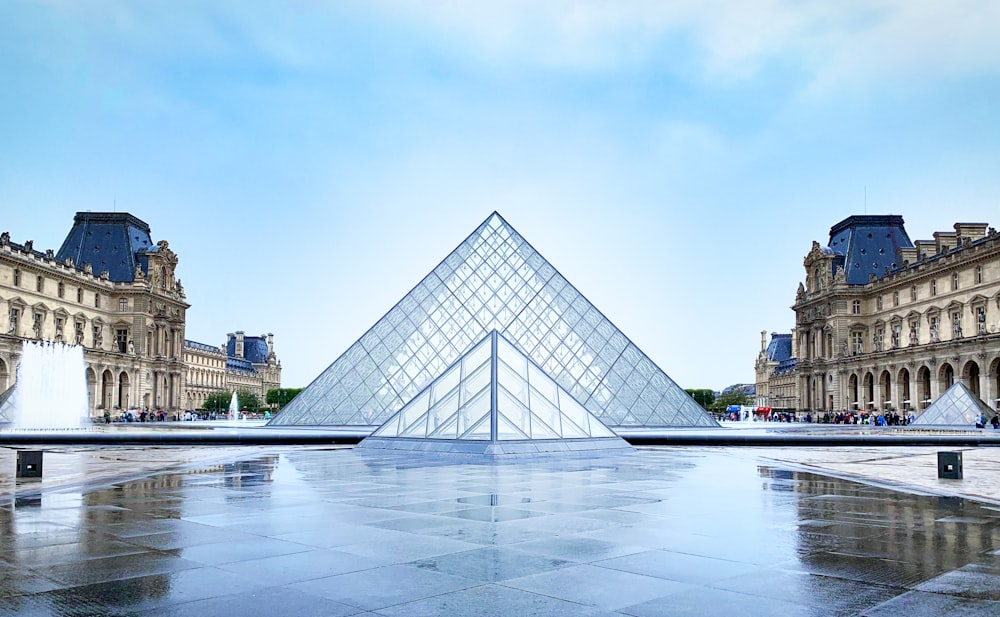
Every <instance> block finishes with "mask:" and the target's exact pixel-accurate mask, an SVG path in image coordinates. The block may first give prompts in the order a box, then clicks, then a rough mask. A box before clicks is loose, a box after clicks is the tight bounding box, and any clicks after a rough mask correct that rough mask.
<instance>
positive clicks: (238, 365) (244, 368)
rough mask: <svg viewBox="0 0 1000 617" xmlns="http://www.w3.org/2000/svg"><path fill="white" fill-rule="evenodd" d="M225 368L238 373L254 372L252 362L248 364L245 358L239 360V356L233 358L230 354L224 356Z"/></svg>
mask: <svg viewBox="0 0 1000 617" xmlns="http://www.w3.org/2000/svg"><path fill="white" fill-rule="evenodd" d="M226 370H227V371H237V372H240V373H256V372H257V371H255V370H254V368H253V364H250V362H248V361H247V360H240V359H239V358H233V357H232V356H230V357H228V358H226Z"/></svg>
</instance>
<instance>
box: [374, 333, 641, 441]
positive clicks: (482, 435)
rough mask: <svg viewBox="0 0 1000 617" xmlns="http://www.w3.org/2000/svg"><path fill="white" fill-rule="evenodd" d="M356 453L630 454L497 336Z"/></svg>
mask: <svg viewBox="0 0 1000 617" xmlns="http://www.w3.org/2000/svg"><path fill="white" fill-rule="evenodd" d="M359 447H362V448H388V449H414V450H421V451H427V450H431V451H458V452H483V453H488V454H518V453H529V452H530V453H535V452H551V451H579V450H606V449H631V447H630V446H629V445H628V444H627V443H626V442H625V441H624V440H623V439H621V438H619V437H617V436H616V435H615V434H614V433H613V432H612V431H611V430H610V429H609V428H608V427H606V426H604V425H603V424H602V423H601V421H600V420H598V419H597V418H596V417H594V415H593V414H591V413H590V412H589V411H587V410H586V409H584V408H583V406H581V405H580V404H579V403H578V402H576V400H575V399H574V398H573V397H572V396H571V395H570V394H569V393H568V392H566V391H565V390H563V389H562V388H560V387H559V385H558V384H557V383H556V382H555V381H553V379H552V378H551V377H549V376H548V375H546V374H545V373H544V372H543V371H542V370H541V369H540V368H538V367H537V366H536V365H535V364H534V363H533V362H531V361H530V360H529V359H528V358H527V357H526V356H525V355H524V354H523V353H521V352H520V351H519V350H518V349H516V348H515V347H514V346H513V345H512V344H511V343H509V342H508V341H507V340H506V339H504V338H503V337H502V336H500V335H499V334H498V333H497V331H496V330H494V331H493V332H491V333H490V334H489V335H487V336H486V338H484V339H483V340H482V341H481V342H480V343H479V344H477V345H476V346H475V347H473V348H472V349H471V350H470V351H469V352H468V353H466V354H465V355H464V356H462V357H461V358H460V359H459V360H458V361H457V362H455V363H454V364H452V365H451V366H450V367H449V368H448V369H447V370H446V371H445V372H444V373H442V374H441V376H440V377H438V378H437V379H435V380H434V381H433V382H431V385H430V386H429V387H427V388H426V389H425V390H423V391H422V392H421V393H420V394H418V395H417V396H416V397H415V398H414V399H413V400H412V401H410V402H409V403H408V404H407V405H406V406H404V407H403V408H402V409H401V410H400V411H399V412H398V413H397V414H396V415H394V416H392V417H391V418H389V420H388V421H387V422H386V423H385V424H383V425H382V426H381V427H379V428H378V429H377V430H376V431H375V432H374V433H372V435H371V437H369V438H368V439H365V440H364V441H363V442H362V443H361V444H360V445H359Z"/></svg>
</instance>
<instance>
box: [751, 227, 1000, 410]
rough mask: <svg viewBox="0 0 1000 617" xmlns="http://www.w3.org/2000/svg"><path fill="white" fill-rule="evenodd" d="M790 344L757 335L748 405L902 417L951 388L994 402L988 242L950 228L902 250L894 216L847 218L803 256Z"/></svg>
mask: <svg viewBox="0 0 1000 617" xmlns="http://www.w3.org/2000/svg"><path fill="white" fill-rule="evenodd" d="M803 265H804V267H805V271H806V280H805V283H804V284H803V283H800V284H799V288H798V292H797V293H796V295H795V304H794V305H793V307H792V309H793V310H794V311H795V328H794V329H793V330H792V332H791V334H777V333H775V334H772V335H771V340H770V341H767V340H766V335H765V334H764V333H762V336H761V351H760V353H759V355H758V357H757V362H756V375H757V379H756V381H757V404H758V405H759V406H769V407H772V408H775V409H789V410H797V411H806V410H808V411H812V412H813V413H816V412H820V413H823V412H838V411H854V412H860V411H868V412H879V413H884V412H886V411H890V412H892V411H895V412H898V413H901V414H902V413H904V412H905V413H909V412H911V411H912V412H913V413H914V414H916V415H919V414H920V412H921V411H922V410H923V409H925V408H926V407H927V406H928V405H929V404H930V403H931V402H932V401H934V400H936V399H937V397H938V396H940V395H941V394H942V393H943V392H944V391H945V390H947V389H948V387H950V386H951V385H952V384H953V383H954V382H955V381H956V380H961V381H962V383H964V384H965V385H966V386H967V387H968V388H969V389H970V390H971V391H972V392H973V393H974V394H976V395H977V396H979V398H981V399H982V400H983V401H984V402H986V403H987V404H988V405H989V406H990V407H991V408H993V409H996V408H997V403H998V401H997V399H998V398H1000V235H998V234H997V232H996V230H995V229H993V228H990V227H988V226H987V224H986V223H956V224H955V225H954V231H942V232H936V233H934V235H933V240H917V241H916V242H915V243H914V242H911V241H910V238H909V236H908V235H907V233H906V230H905V228H904V225H903V219H902V217H900V216H891V215H890V216H851V217H848V218H847V219H845V220H843V221H841V222H840V223H837V224H836V225H834V226H833V227H832V228H831V229H830V240H829V243H828V244H827V245H826V246H821V245H820V244H819V243H818V242H813V246H812V250H810V251H809V254H808V255H806V256H805V259H804V261H803Z"/></svg>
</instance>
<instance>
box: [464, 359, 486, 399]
mask: <svg viewBox="0 0 1000 617" xmlns="http://www.w3.org/2000/svg"><path fill="white" fill-rule="evenodd" d="M489 383H490V363H489V362H486V363H485V364H482V365H481V366H480V367H479V368H478V369H476V371H475V372H474V373H473V374H472V375H467V376H466V378H465V381H463V382H462V403H464V402H465V401H468V400H470V399H472V397H474V396H476V395H477V394H479V392H480V390H482V389H483V388H486V389H487V390H488V389H489Z"/></svg>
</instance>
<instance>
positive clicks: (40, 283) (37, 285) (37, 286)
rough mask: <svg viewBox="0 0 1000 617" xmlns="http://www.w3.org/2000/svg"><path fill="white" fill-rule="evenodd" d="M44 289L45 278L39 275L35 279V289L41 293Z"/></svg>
mask: <svg viewBox="0 0 1000 617" xmlns="http://www.w3.org/2000/svg"><path fill="white" fill-rule="evenodd" d="M44 289H45V278H44V277H41V276H39V277H38V278H37V279H35V291H37V292H38V293H41V292H42V290H44Z"/></svg>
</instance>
